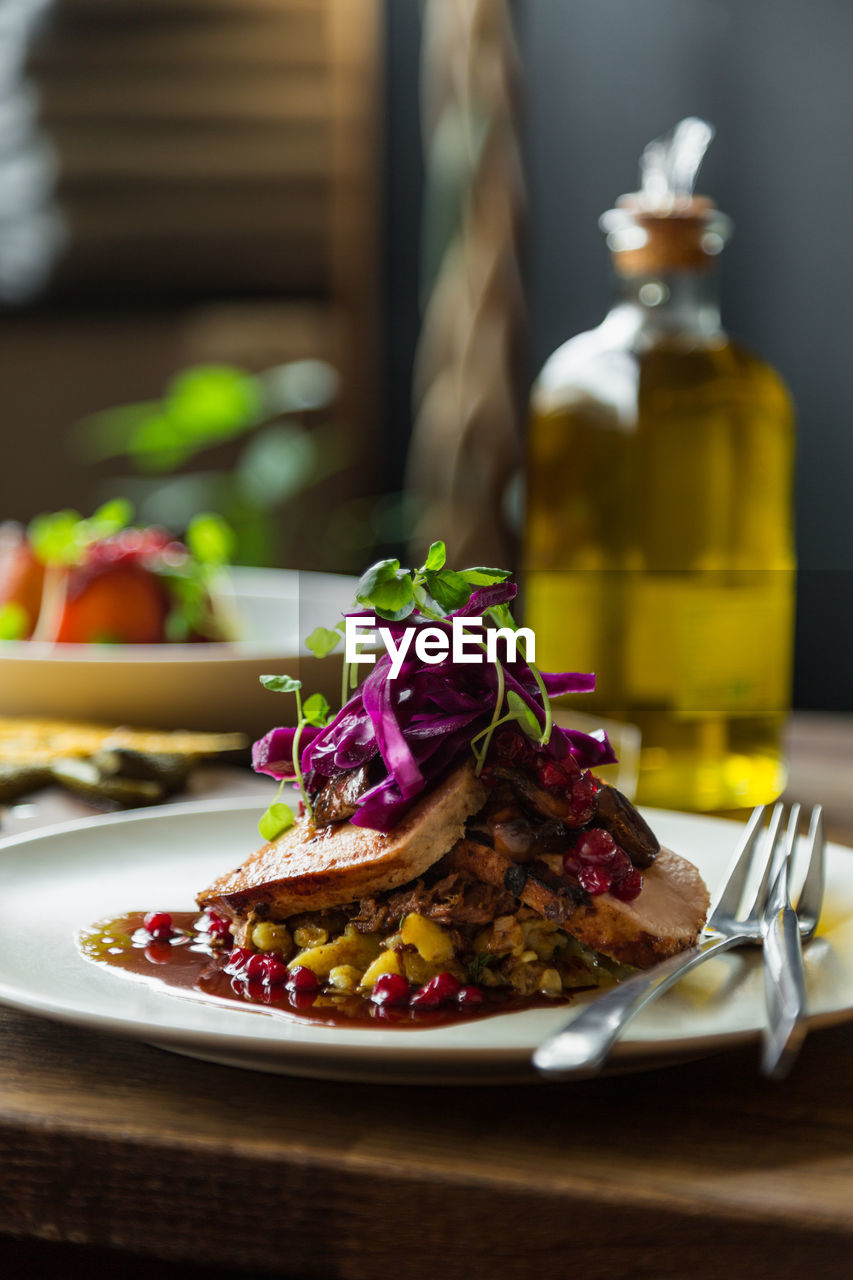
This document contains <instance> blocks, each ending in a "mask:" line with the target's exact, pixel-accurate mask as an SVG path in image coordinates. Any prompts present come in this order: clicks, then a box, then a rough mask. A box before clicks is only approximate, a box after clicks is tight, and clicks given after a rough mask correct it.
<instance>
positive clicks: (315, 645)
mask: <svg viewBox="0 0 853 1280" xmlns="http://www.w3.org/2000/svg"><path fill="white" fill-rule="evenodd" d="M341 638H342V637H341V633H340V631H330V630H329V628H328V627H315V628H314V630H313V631H312V632H311V634H310V636H309V637H308V639H307V640H306V641H305V645H306V647H307V648H308V649H310V650H311V652H312V653H313V655H314V657H315V658H328V656H329V654H330V653H332V652H333V651H334V650H335V649H336V648H337V647H338V645H339V644H340V642H341Z"/></svg>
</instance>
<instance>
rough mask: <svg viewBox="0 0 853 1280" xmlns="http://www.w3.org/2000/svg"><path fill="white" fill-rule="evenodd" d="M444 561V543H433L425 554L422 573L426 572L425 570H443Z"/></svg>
mask: <svg viewBox="0 0 853 1280" xmlns="http://www.w3.org/2000/svg"><path fill="white" fill-rule="evenodd" d="M446 560H447V548H446V547H445V545H444V543H443V542H434V543H433V544H432V546H431V547H430V549H429V551H428V552H427V558H426V560H424V563H423V571H424V572H426V570H427V569H429V570H431V571H434V570H436V569H443V568H444V564H445V561H446Z"/></svg>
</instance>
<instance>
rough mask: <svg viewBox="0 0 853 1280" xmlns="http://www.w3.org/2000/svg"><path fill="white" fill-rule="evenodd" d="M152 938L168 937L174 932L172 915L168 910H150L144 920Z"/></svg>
mask: <svg viewBox="0 0 853 1280" xmlns="http://www.w3.org/2000/svg"><path fill="white" fill-rule="evenodd" d="M142 923H143V924H144V926H145V928H146V929H147V930H148V932H149V933H150V934H151V936H152V938H168V937H170V936H171V933H172V917H171V916H170V914H169V912H168V911H149V912H148V915H147V916H146V917H145V919H144V920H143V921H142Z"/></svg>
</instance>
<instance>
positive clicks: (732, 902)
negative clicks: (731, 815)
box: [708, 804, 766, 928]
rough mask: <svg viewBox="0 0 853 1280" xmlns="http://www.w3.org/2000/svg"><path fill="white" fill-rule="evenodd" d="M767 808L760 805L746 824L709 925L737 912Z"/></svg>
mask: <svg viewBox="0 0 853 1280" xmlns="http://www.w3.org/2000/svg"><path fill="white" fill-rule="evenodd" d="M765 812H766V810H765V806H764V805H763V804H760V805H758V806H757V808H755V809H753V811H752V815H751V817H750V819H749V822H748V823H747V824H746V830H745V831H744V833H743V835H742V836H741V840H740V844H739V845H738V847H737V849H736V850H735V852H734V856H733V857H732V861H731V864H730V866H729V868H728V870H727V872H726V876H725V879H724V880H723V885H722V888H721V890H720V896H719V897H718V898H717V900H716V902H715V903H714V905H713V907H712V908H711V913H710V915H709V916H708V924H709V926H710V927H711V928H713V927H714V921H715V919H716V918H717V917H718V916H720V915H727V916H733V915H734V914H735V912H736V911H737V908H738V904H739V902H740V900H741V897H742V895H743V889H744V885H745V884H746V878H747V876H748V874H749V869H750V867H751V866H752V856H753V850H754V849H755V845H756V842H757V840H758V837H759V835H760V834H761V825H762V823H763V822H764V814H765Z"/></svg>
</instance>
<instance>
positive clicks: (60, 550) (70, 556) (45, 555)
mask: <svg viewBox="0 0 853 1280" xmlns="http://www.w3.org/2000/svg"><path fill="white" fill-rule="evenodd" d="M82 520H83V517H82V516H81V515H80V512H79V511H70V510H66V511H54V512H52V513H51V514H50V515H42V516H36V517H35V518H34V519H33V520H31V521H30V524H29V528H28V530H27V533H28V536H29V539H30V544H31V546H32V548H33V551H34V552H35V554H36V555H37V556H38V558H39V560H41V561H43V562H44V564H69V563H70V562H71V561H72V560H74V559H75V557H76V555H77V552H78V550H79V546H80V543H79V541H78V532H79V527H80V525H81V523H82Z"/></svg>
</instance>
